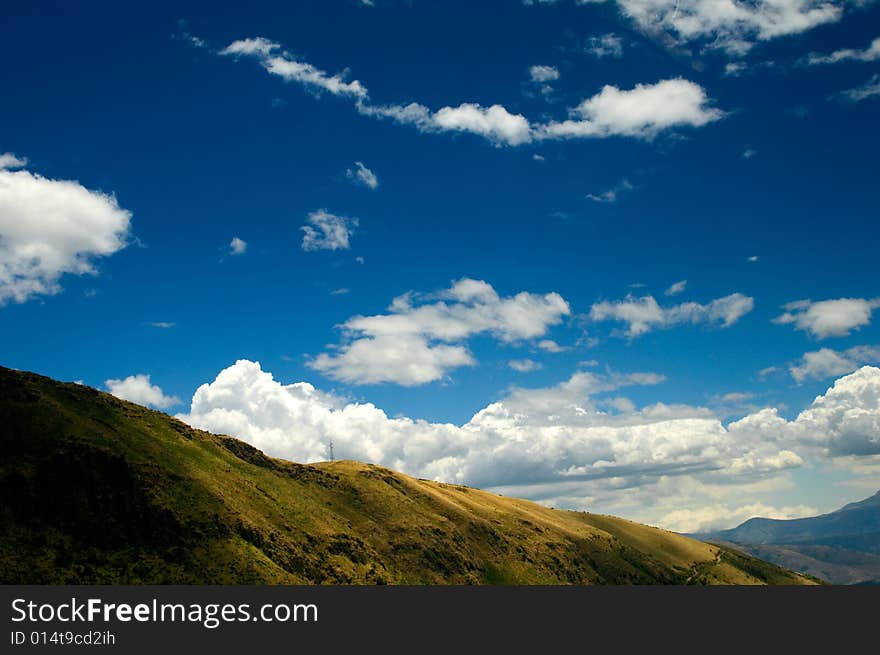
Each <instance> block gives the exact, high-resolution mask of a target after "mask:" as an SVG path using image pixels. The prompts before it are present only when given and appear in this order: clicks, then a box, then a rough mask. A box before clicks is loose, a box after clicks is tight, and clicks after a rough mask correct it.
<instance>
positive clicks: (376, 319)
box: [309, 278, 571, 386]
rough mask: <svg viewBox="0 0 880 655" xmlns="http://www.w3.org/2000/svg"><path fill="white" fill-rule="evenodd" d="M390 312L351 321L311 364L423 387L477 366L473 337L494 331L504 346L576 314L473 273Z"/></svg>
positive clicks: (373, 380) (549, 297)
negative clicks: (507, 291)
mask: <svg viewBox="0 0 880 655" xmlns="http://www.w3.org/2000/svg"><path fill="white" fill-rule="evenodd" d="M388 309H389V311H388V313H387V314H378V315H374V316H354V317H352V318H350V319H348V320H347V321H346V322H345V323H344V324H343V325H342V328H343V331H344V336H345V339H344V342H343V343H342V344H341V345H340V346H338V347H336V348H334V349H333V350H332V351H331V352H330V353H322V354H320V355H318V356H317V357H315V358H314V359H313V360H312V361H311V362H309V366H311V367H312V368H314V369H316V370H319V371H321V372H322V373H324V374H325V375H327V376H329V377H331V378H334V379H337V380H342V381H345V382H350V383H355V384H377V383H382V382H393V383H396V384H401V385H405V386H415V385H420V384H425V383H427V382H432V381H434V380H439V379H441V378H442V377H444V376H445V375H446V373H447V372H448V371H450V370H453V369H455V368H459V367H461V366H473V365H475V364H476V361H475V360H474V358H473V356H472V355H471V353H470V351H469V350H468V349H467V347H466V345H465V343H464V342H465V341H466V340H467V339H468V338H470V337H471V336H473V335H476V334H490V335H491V336H493V337H494V338H496V339H498V340H499V341H501V342H503V343H513V342H517V341H522V340H527V339H535V338H538V337H542V336H544V335H545V333H546V332H547V330H548V329H549V328H550V327H551V326H553V325H557V324H558V323H560V322H561V321H562V317H563V316H567V315H568V314H569V313H570V311H571V310H570V308H569V306H568V303H567V302H566V301H565V300H564V299H563V298H562V297H561V296H560V295H559V294H556V293H548V294H544V295H538V294H532V293H526V292H521V293H518V294H516V295H514V296H508V297H504V298H502V297H501V296H499V295H498V293H497V292H496V291H495V290H494V289H493V288H492V286H491V285H489V284H487V283H486V282H483V281H482V280H473V279H469V278H463V279H461V280H458V281H457V282H455V283H454V284H453V285H452V286H451V287H450V288H449V289H446V290H444V291H441V292H439V293H437V294H428V295H420V294H413V293H408V294H404V295H403V296H399V297H398V298H395V299H394V301H393V302H392V303H391V306H390V307H389V308H388Z"/></svg>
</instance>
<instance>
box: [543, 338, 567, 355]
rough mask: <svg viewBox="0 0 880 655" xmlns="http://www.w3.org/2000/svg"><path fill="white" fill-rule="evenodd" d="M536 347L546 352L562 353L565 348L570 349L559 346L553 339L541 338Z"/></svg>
mask: <svg viewBox="0 0 880 655" xmlns="http://www.w3.org/2000/svg"><path fill="white" fill-rule="evenodd" d="M538 348H540V349H541V350H544V351H546V352H548V353H564V352H565V351H566V350H570V348H567V347H565V346H560V345H559V344H558V343H556V342H555V341H553V339H541V340H540V341H539V342H538Z"/></svg>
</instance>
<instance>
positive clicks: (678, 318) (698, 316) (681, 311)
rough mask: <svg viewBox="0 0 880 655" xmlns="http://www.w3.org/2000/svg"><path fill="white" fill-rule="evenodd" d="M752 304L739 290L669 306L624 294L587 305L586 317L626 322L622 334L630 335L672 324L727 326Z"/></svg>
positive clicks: (595, 319) (749, 308)
mask: <svg viewBox="0 0 880 655" xmlns="http://www.w3.org/2000/svg"><path fill="white" fill-rule="evenodd" d="M754 306H755V301H754V299H753V298H751V297H749V296H746V295H743V294H741V293H733V294H730V295H729V296H724V297H723V298H716V299H715V300H712V301H710V302H709V303H706V304H700V303H696V302H685V303H681V304H680V305H673V306H671V307H661V306H660V304H659V303H658V302H657V301H656V300H655V299H654V298H653V296H642V297H640V298H636V297H634V296H627V297H626V298H624V299H623V300H617V301H603V302H598V303H595V304H594V305H593V306H592V307H591V308H590V319H592V320H593V321H608V320H612V321H619V322H622V323H626V324H627V326H628V327H627V330H626V332H625V333H624V334H625V335H626V336H628V337H631V338H632V337H638V336H641V335H643V334H646V333H648V332H650V331H651V330H653V329H666V328H670V327H674V326H676V325H687V324H691V325H696V324H700V323H705V324H708V325H714V326H717V327H722V328H727V327H730V326H732V325H733V324H734V323H736V322H737V321H738V320H739V319H740V318H742V317H743V316H745V315H746V314H748V313H749V312H750V311H752V308H753V307H754Z"/></svg>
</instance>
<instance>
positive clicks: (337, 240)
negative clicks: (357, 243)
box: [300, 209, 358, 252]
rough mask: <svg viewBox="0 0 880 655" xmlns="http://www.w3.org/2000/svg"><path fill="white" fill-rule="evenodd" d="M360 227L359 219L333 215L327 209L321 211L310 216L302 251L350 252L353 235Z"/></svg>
mask: <svg viewBox="0 0 880 655" xmlns="http://www.w3.org/2000/svg"><path fill="white" fill-rule="evenodd" d="M357 225H358V219H356V218H348V217H347V216H337V215H336V214H331V213H330V212H328V211H327V210H326V209H319V210H317V211H313V212H312V213H310V214H309V217H308V221H307V223H306V225H303V226H302V227H301V228H300V229H301V230H302V231H303V240H302V249H303V250H305V251H307V252H314V251H316V250H348V248H349V247H350V241H351V235H352V233H353V232H354V229H355V228H356V227H357Z"/></svg>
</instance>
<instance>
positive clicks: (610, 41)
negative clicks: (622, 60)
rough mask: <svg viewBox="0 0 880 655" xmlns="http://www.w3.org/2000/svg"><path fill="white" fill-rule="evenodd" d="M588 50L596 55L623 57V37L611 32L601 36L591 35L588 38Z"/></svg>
mask: <svg viewBox="0 0 880 655" xmlns="http://www.w3.org/2000/svg"><path fill="white" fill-rule="evenodd" d="M585 49H586V51H587V52H589V53H590V54H591V55H593V56H594V57H597V58H599V59H601V58H602V57H617V58H619V57H622V56H623V39H621V38H620V37H619V36H617V35H616V34H614V33H613V32H610V33H608V34H602V35H601V36H591V37H590V38H589V39H587V45H586V48H585Z"/></svg>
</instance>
